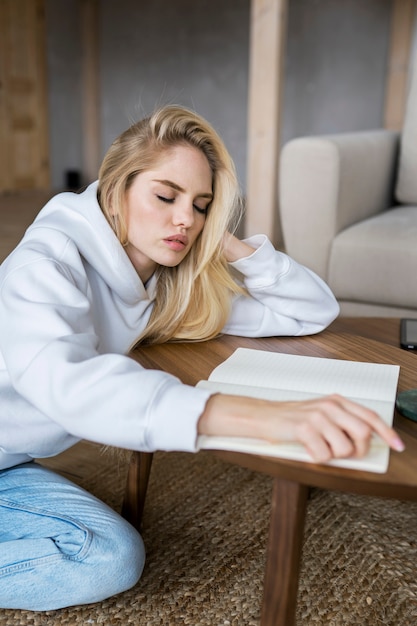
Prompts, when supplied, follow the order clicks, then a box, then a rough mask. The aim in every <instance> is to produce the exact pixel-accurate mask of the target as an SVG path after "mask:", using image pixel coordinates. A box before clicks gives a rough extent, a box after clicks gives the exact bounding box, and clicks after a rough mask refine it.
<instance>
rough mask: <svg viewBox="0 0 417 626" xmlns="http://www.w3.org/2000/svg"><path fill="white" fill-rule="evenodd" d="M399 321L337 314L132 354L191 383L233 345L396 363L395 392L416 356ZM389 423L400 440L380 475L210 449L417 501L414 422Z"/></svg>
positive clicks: (323, 483)
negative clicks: (256, 335) (326, 320)
mask: <svg viewBox="0 0 417 626" xmlns="http://www.w3.org/2000/svg"><path fill="white" fill-rule="evenodd" d="M399 327H400V322H399V319H393V318H339V319H338V320H336V321H335V322H333V324H331V326H329V328H328V329H326V330H325V331H323V332H322V333H320V334H318V335H310V336H306V337H271V338H262V339H247V338H243V337H233V336H226V335H225V336H222V337H220V338H218V339H214V340H212V341H206V342H201V343H175V344H163V345H160V346H149V347H141V348H139V349H137V350H135V351H134V352H133V353H132V357H133V358H135V359H136V360H137V361H138V362H140V363H141V364H142V365H143V366H144V367H147V368H152V369H162V370H164V371H167V372H170V373H172V374H174V375H176V376H178V377H179V378H180V379H181V380H182V381H183V382H184V383H186V384H190V385H194V384H196V383H197V382H198V381H199V380H203V379H206V378H208V376H209V375H210V373H211V371H212V370H213V369H214V368H215V367H216V366H217V365H219V364H220V363H221V362H222V361H224V360H225V359H226V358H228V357H229V356H230V355H231V354H232V352H233V351H234V350H235V349H236V348H238V347H246V348H255V349H260V350H270V351H275V352H282V353H287V354H300V355H305V356H316V357H323V358H334V359H348V360H354V361H365V362H373V363H390V364H396V365H400V377H399V384H398V391H403V390H405V389H410V388H414V387H417V354H414V353H412V352H409V351H406V350H402V349H401V348H400V347H399V333H400V330H399ZM394 426H395V428H396V429H397V431H398V432H399V433H400V435H401V437H402V438H403V440H404V442H405V444H406V450H405V451H404V452H402V453H397V452H393V451H391V453H390V463H389V468H388V472H387V473H386V474H376V473H371V472H364V471H359V470H348V469H343V468H336V467H333V466H332V467H330V466H326V465H320V464H313V463H300V462H296V461H288V460H283V459H275V458H271V457H264V456H257V455H252V454H242V453H237V452H223V451H213V454H216V455H217V456H219V457H220V458H222V459H224V460H226V461H229V462H232V463H235V464H238V465H242V466H244V467H247V468H249V469H253V470H257V471H261V472H264V473H267V474H270V475H271V476H278V477H281V478H285V479H287V480H292V481H294V482H297V483H301V484H305V485H308V486H315V487H321V488H325V489H336V490H343V491H350V492H356V493H362V494H368V495H376V496H386V497H393V498H399V499H413V500H414V499H417V423H415V422H413V421H411V420H408V419H406V418H404V417H402V416H401V415H399V414H397V413H396V414H395V417H394Z"/></svg>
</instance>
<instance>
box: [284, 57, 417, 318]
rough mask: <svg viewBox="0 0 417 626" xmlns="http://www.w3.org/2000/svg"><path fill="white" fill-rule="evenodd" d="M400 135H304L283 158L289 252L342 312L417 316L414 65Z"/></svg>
mask: <svg viewBox="0 0 417 626" xmlns="http://www.w3.org/2000/svg"><path fill="white" fill-rule="evenodd" d="M415 68H416V70H415V72H414V77H413V81H412V84H411V87H410V92H409V96H408V102H407V110H406V117H405V123H404V127H403V131H402V133H401V134H400V133H396V132H392V131H386V130H376V131H370V132H357V133H345V134H339V135H328V136H320V137H304V138H298V139H294V140H292V141H290V142H288V143H287V144H286V145H285V146H284V148H283V150H282V153H281V161H280V214H281V224H282V231H283V237H284V244H285V250H286V252H287V253H288V254H289V255H290V256H292V257H294V258H295V259H296V260H298V261H300V262H301V263H303V264H305V265H306V266H308V267H310V268H311V269H313V270H314V271H315V272H317V273H318V274H319V275H320V276H321V277H322V278H323V279H324V280H325V281H326V282H327V283H328V284H329V285H330V287H331V288H332V290H333V292H334V294H335V295H336V297H337V299H338V301H339V303H340V306H341V312H342V314H343V315H377V316H396V317H397V316H410V317H417V63H416V64H415Z"/></svg>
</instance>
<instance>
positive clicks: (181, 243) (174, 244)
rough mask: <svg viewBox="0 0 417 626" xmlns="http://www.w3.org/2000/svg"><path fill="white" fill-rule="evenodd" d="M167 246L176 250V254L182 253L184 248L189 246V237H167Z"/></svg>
mask: <svg viewBox="0 0 417 626" xmlns="http://www.w3.org/2000/svg"><path fill="white" fill-rule="evenodd" d="M164 241H165V242H166V243H167V245H168V246H169V247H170V248H171V250H174V251H175V252H180V251H181V250H184V248H185V247H186V246H187V244H188V237H186V236H185V235H172V236H171V237H167V238H166V239H164Z"/></svg>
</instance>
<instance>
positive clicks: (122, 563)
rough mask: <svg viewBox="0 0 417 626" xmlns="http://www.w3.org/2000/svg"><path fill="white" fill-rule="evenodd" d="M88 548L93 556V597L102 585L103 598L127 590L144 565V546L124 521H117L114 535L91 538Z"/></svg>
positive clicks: (131, 527) (140, 573) (121, 519)
mask: <svg viewBox="0 0 417 626" xmlns="http://www.w3.org/2000/svg"><path fill="white" fill-rule="evenodd" d="M107 530H108V529H107ZM95 542H96V543H97V544H98V550H97V549H96V548H97V546H94V543H95ZM90 549H91V551H92V553H95V554H94V557H93V558H94V561H95V566H94V569H95V575H94V576H95V580H96V589H95V591H94V595H96V591H97V585H98V584H101V585H102V590H103V591H102V592H103V598H102V599H104V598H106V597H110V596H113V595H116V594H117V593H120V592H122V591H126V590H127V589H130V588H131V587H133V586H134V585H135V584H136V583H137V582H138V580H139V579H140V577H141V575H142V571H143V568H144V565H145V546H144V543H143V540H142V537H141V536H140V534H139V533H138V532H137V531H136V530H135V529H134V528H133V526H131V525H130V524H128V523H127V522H126V520H124V519H123V518H119V520H118V523H116V524H115V525H114V528H113V532H112V533H106V537H103V536H101V537H100V536H98V535H97V536H96V537H94V538H93V541H92V546H91V548H90ZM87 558H88V557H87ZM95 601H97V600H95Z"/></svg>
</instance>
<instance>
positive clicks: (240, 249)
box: [223, 233, 255, 263]
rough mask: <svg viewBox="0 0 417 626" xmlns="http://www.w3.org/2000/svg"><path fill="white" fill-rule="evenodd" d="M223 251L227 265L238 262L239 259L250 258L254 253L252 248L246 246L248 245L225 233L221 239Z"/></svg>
mask: <svg viewBox="0 0 417 626" xmlns="http://www.w3.org/2000/svg"><path fill="white" fill-rule="evenodd" d="M223 250H224V256H225V257H226V261H227V262H228V263H233V262H234V261H238V260H239V259H242V258H244V257H247V256H250V255H251V254H253V253H254V252H255V249H254V248H252V247H251V246H248V244H246V243H245V242H244V241H241V240H240V239H238V238H237V237H235V236H234V235H232V234H231V233H225V235H224V237H223Z"/></svg>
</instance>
